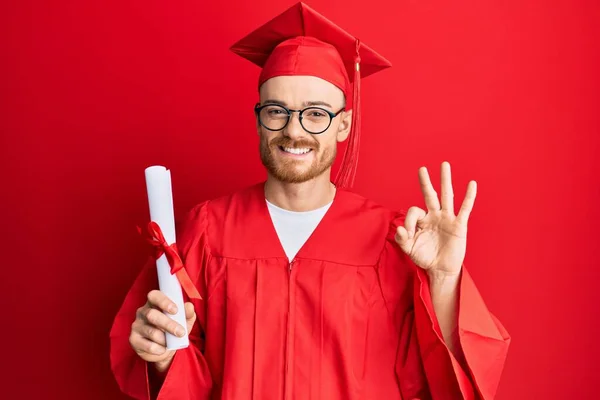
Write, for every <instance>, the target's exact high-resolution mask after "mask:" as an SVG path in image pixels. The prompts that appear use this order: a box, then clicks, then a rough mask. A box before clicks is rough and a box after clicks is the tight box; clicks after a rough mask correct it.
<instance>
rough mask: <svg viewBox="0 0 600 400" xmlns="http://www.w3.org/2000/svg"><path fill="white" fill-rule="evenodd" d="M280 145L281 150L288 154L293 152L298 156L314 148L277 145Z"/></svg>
mask: <svg viewBox="0 0 600 400" xmlns="http://www.w3.org/2000/svg"><path fill="white" fill-rule="evenodd" d="M277 147H279V150H281V151H282V152H284V153H287V154H293V155H296V156H303V155H305V154H308V153H310V152H311V151H312V150H313V149H311V148H308V147H304V148H302V147H301V148H292V147H283V146H277Z"/></svg>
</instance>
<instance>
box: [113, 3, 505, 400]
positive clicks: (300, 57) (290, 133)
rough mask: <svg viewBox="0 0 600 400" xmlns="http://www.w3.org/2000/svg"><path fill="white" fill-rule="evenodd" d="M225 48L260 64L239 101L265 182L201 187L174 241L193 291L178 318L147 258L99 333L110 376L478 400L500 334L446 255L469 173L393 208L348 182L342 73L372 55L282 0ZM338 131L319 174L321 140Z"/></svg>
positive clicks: (203, 387) (350, 118)
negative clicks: (106, 339)
mask: <svg viewBox="0 0 600 400" xmlns="http://www.w3.org/2000/svg"><path fill="white" fill-rule="evenodd" d="M233 51H234V52H236V53H237V54H240V55H242V56H243V57H245V58H247V59H249V60H251V61H252V62H254V63H256V64H258V65H260V66H261V67H262V68H263V69H262V73H261V75H260V78H259V97H260V102H259V103H258V104H257V105H256V106H255V112H256V117H257V128H258V134H259V136H260V155H261V160H262V162H263V164H264V165H265V167H266V169H267V172H268V178H267V180H266V182H263V183H260V184H257V185H254V186H252V187H250V188H246V189H244V190H241V191H239V192H237V193H234V194H232V195H229V196H226V197H222V198H219V199H215V200H210V201H205V202H203V203H201V204H199V205H197V206H196V207H194V208H193V209H192V210H191V212H190V213H189V214H188V215H187V218H186V221H185V224H184V225H183V226H182V227H180V233H179V235H178V238H179V240H178V247H179V250H180V252H181V256H182V258H183V260H184V262H185V267H186V270H187V272H188V274H189V275H190V276H191V277H192V280H193V282H194V284H195V286H196V287H197V289H198V291H199V292H200V294H201V296H202V299H201V300H192V301H191V302H188V303H186V304H185V307H186V310H185V311H186V316H187V325H188V326H187V328H188V331H189V332H190V346H189V347H188V348H186V349H181V350H177V351H170V350H166V348H165V335H164V333H165V332H170V333H172V334H174V335H178V336H181V335H182V334H183V332H184V329H183V327H181V326H178V325H177V323H175V322H174V321H173V320H171V319H170V318H169V317H168V316H167V315H165V314H168V313H173V312H174V307H175V305H174V304H173V303H172V302H171V301H170V300H169V299H168V298H166V296H165V295H164V294H162V293H161V292H160V291H158V290H156V286H157V281H156V269H155V266H154V263H153V261H152V260H150V261H149V262H148V264H147V265H146V267H145V268H144V270H143V271H142V272H141V273H140V275H139V276H138V278H137V280H136V282H135V283H134V285H133V287H132V289H131V290H130V292H129V293H128V295H127V297H126V299H125V302H124V304H123V306H122V308H121V310H120V311H119V313H118V315H117V317H116V319H115V323H114V325H113V329H112V331H111V343H112V347H111V362H112V366H113V371H114V373H115V376H116V378H117V381H118V383H119V385H120V387H121V389H122V390H123V391H124V392H125V393H127V394H129V395H130V396H133V397H135V398H138V399H148V398H154V397H158V398H159V399H178V400H187V399H227V400H242V399H244V400H245V399H260V400H281V399H288V400H292V399H298V400H301V399H315V400H316V399H323V400H359V399H377V400H379V399H386V400H388V399H389V400H391V399H405V400H416V399H436V400H437V399H486V400H487V399H492V398H493V397H494V395H495V391H496V387H497V385H498V380H499V378H500V374H501V371H502V368H503V364H504V360H505V357H506V352H507V348H508V344H509V341H510V338H509V336H508V334H507V332H506V330H505V329H504V328H503V327H502V325H501V323H500V322H499V321H498V320H497V319H496V318H495V317H494V316H493V315H492V314H490V313H489V311H488V310H487V308H486V306H485V304H484V302H483V300H482V299H481V297H480V295H479V293H478V291H477V289H476V288H475V286H474V284H473V281H472V280H471V278H470V276H469V274H468V273H467V271H466V269H465V268H464V265H463V260H464V257H465V253H466V233H467V221H468V218H469V214H470V212H471V210H472V207H473V203H474V200H475V194H476V184H475V182H474V181H471V182H470V183H469V185H468V188H467V194H466V197H465V199H464V201H463V202H462V206H461V208H460V210H459V212H458V213H456V214H455V212H454V208H453V189H452V182H451V175H450V165H449V164H448V163H446V162H445V163H443V164H442V166H441V177H442V179H441V181H442V182H441V201H440V199H438V195H437V193H436V191H435V190H434V188H433V186H432V185H431V182H430V180H429V175H428V173H427V169H426V168H424V167H423V168H421V169H420V170H419V179H420V182H421V190H422V193H423V196H424V199H425V204H426V206H427V210H423V209H421V208H418V207H411V208H409V209H408V212H407V213H394V212H392V211H390V210H387V209H385V208H383V207H381V206H379V205H377V204H375V203H373V202H371V201H369V200H367V199H365V198H363V197H361V196H359V195H357V194H355V193H352V192H351V191H350V190H348V187H350V186H351V184H352V181H353V176H354V171H355V166H356V156H357V151H358V145H359V136H358V135H359V132H360V130H359V123H360V115H359V112H360V108H359V102H358V100H359V93H360V91H359V85H360V78H361V75H362V77H363V78H364V77H365V76H368V75H369V74H371V73H374V72H377V71H378V70H380V69H382V68H385V67H387V66H389V63H388V62H387V61H386V60H385V59H383V58H382V57H381V56H380V55H378V54H377V53H375V52H374V51H373V50H371V49H370V48H368V47H367V46H365V45H363V44H361V43H360V42H358V41H357V40H356V39H355V38H353V37H352V36H350V35H349V34H347V33H346V32H344V31H343V30H341V29H340V28H339V27H337V26H335V25H334V24H333V23H331V22H330V21H328V20H327V19H325V18H324V17H323V16H321V15H319V14H318V13H316V12H315V11H314V10H312V9H311V8H309V7H308V6H306V5H305V4H302V3H299V4H297V5H295V6H294V7H292V8H291V9H289V10H288V11H286V12H285V13H283V14H281V15H280V16H278V17H276V18H275V19H273V20H272V21H270V22H269V23H267V24H266V25H264V26H263V27H261V28H259V29H257V30H256V31H255V32H253V33H251V34H250V35H248V36H247V37H246V38H244V39H242V40H241V41H240V42H238V43H237V44H236V45H234V47H233ZM347 139H348V140H349V144H348V149H347V151H346V154H345V155H344V159H343V162H342V167H341V172H340V173H339V175H338V179H337V180H336V184H334V183H332V181H331V167H332V164H333V162H334V160H335V157H336V151H337V144H338V142H343V141H345V140H347Z"/></svg>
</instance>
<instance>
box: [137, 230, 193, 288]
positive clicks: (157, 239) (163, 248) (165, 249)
mask: <svg viewBox="0 0 600 400" xmlns="http://www.w3.org/2000/svg"><path fill="white" fill-rule="evenodd" d="M138 232H139V233H140V234H141V235H143V236H144V237H145V239H146V240H147V241H148V243H150V244H151V245H152V248H154V251H155V253H154V256H155V257H156V259H157V260H158V259H159V258H160V257H161V256H162V255H163V254H164V255H166V257H167V261H168V262H169V265H170V266H171V275H176V276H177V280H179V283H180V284H181V287H182V288H183V290H184V291H185V293H186V294H187V295H188V297H189V298H191V299H202V297H201V296H200V293H198V289H196V287H195V286H194V284H193V283H192V280H191V279H190V276H189V275H188V273H187V271H186V270H185V267H184V265H183V261H181V257H180V256H179V253H178V252H177V245H176V244H175V243H173V244H171V245H169V244H167V241H166V240H165V237H164V235H163V233H162V230H161V229H160V226H158V224H157V223H156V222H154V221H150V222H149V223H148V227H147V229H146V230H145V231H144V232H142V229H141V228H140V227H139V226H138Z"/></svg>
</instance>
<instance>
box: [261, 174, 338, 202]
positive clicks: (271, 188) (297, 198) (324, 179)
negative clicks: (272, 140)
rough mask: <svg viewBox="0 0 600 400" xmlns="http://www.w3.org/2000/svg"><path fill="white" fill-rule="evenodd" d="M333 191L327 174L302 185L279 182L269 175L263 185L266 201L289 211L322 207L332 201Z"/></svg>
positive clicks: (333, 188) (334, 189) (333, 187)
mask: <svg viewBox="0 0 600 400" xmlns="http://www.w3.org/2000/svg"><path fill="white" fill-rule="evenodd" d="M335 191H336V188H335V186H334V185H333V183H331V181H330V180H329V174H328V173H323V174H321V175H320V176H318V177H316V178H314V179H311V180H310V181H306V182H302V183H286V182H281V181H279V180H277V179H275V178H274V177H273V176H271V174H269V176H268V177H267V181H266V183H265V197H266V199H267V200H268V201H269V202H270V203H272V204H275V205H276V206H277V207H280V208H283V209H285V210H289V211H311V210H315V209H317V208H319V207H323V206H325V205H327V204H329V203H330V202H331V201H332V200H333V198H334V197H335Z"/></svg>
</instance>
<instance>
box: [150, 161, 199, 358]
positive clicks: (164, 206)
mask: <svg viewBox="0 0 600 400" xmlns="http://www.w3.org/2000/svg"><path fill="white" fill-rule="evenodd" d="M145 173H146V189H147V191H148V203H149V205H150V219H151V220H152V221H154V222H156V223H157V224H158V226H159V227H160V229H161V230H162V233H163V235H164V237H165V240H166V241H167V244H169V245H171V244H173V243H174V242H175V215H174V212H173V191H172V188H171V171H169V170H167V169H166V168H165V167H163V166H160V165H155V166H152V167H148V168H146V170H145ZM156 269H157V272H158V286H159V289H160V291H161V292H163V293H164V294H165V295H166V296H167V297H168V298H169V299H171V300H172V301H173V302H174V303H175V305H176V306H177V314H175V315H172V314H169V313H165V315H167V316H168V317H169V318H171V319H173V320H174V321H175V322H177V323H178V324H179V325H181V326H183V329H185V335H184V336H183V337H181V338H180V337H177V336H175V335H172V334H170V333H167V334H166V337H167V349H168V350H177V349H183V348H186V347H188V345H189V340H188V332H187V324H186V322H185V309H184V307H183V293H182V291H181V285H180V284H179V281H178V280H177V277H176V276H175V275H172V274H171V266H170V265H169V262H168V261H167V257H166V256H165V255H164V254H163V255H162V256H161V257H160V258H159V259H158V260H156Z"/></svg>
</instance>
